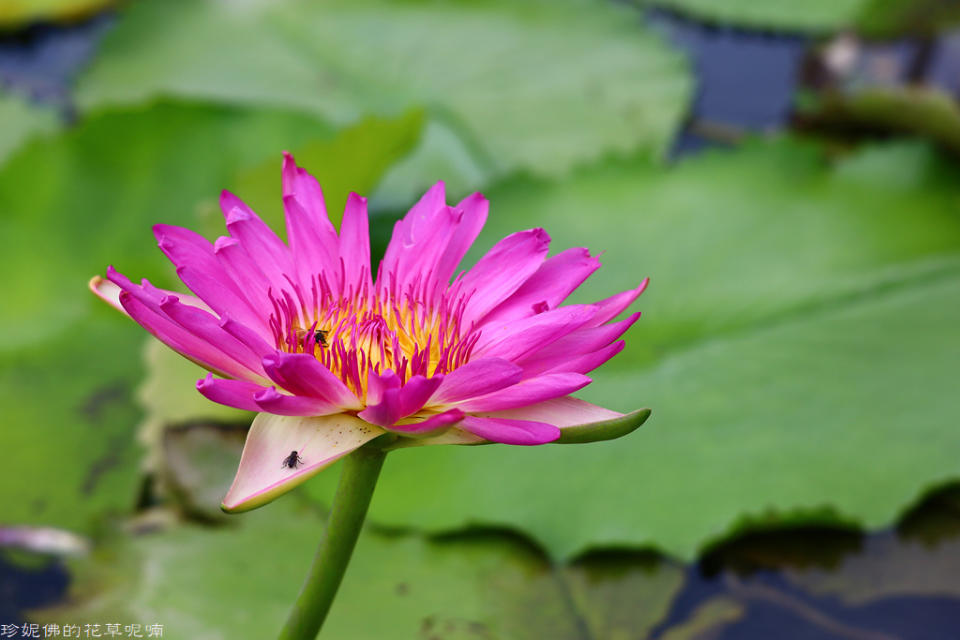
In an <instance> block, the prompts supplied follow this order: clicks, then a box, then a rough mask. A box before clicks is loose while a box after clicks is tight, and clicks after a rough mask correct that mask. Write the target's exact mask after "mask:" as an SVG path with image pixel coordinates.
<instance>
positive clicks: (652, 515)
mask: <svg viewBox="0 0 960 640" xmlns="http://www.w3.org/2000/svg"><path fill="white" fill-rule="evenodd" d="M957 17H960V3H957V2H951V1H943V0H941V1H934V0H917V1H913V2H908V1H906V0H842V1H838V0H833V1H831V2H826V1H820V0H817V1H816V2H813V1H811V2H807V3H795V2H788V1H786V0H776V1H770V2H764V3H757V2H748V1H745V0H715V1H711V2H705V1H704V2H701V1H700V0H662V1H651V2H640V1H637V2H612V1H607V0H552V1H547V0H524V1H522V2H518V1H509V0H464V1H462V2H446V1H441V0H401V1H394V2H389V1H387V0H358V1H354V2H346V1H330V2H322V3H312V2H305V1H303V0H277V1H267V0H245V1H242V2H241V1H234V2H228V1H226V0H220V1H217V0H194V1H188V0H164V1H161V0H141V1H138V2H128V3H121V4H117V3H112V2H104V1H89V0H88V1H83V0H79V1H78V0H46V1H44V2H39V1H28V0H20V1H16V0H13V1H11V0H0V30H2V33H0V267H2V272H3V273H4V274H5V276H6V280H5V285H4V290H3V293H4V295H3V300H4V302H3V303H2V304H0V382H2V384H0V409H2V413H0V415H2V428H0V451H2V452H3V462H2V464H0V624H18V625H19V624H23V623H24V622H36V623H38V624H44V623H55V624H60V625H63V624H64V623H80V624H82V623H100V624H102V625H105V624H106V623H120V625H121V628H122V627H123V626H125V625H130V624H143V625H146V624H154V623H158V624H162V625H164V637H170V638H191V639H194V638H203V639H206V638H210V639H216V638H223V639H226V638H231V639H232V638H264V637H270V636H271V635H272V634H273V633H275V631H276V630H277V629H278V628H279V626H280V624H281V622H282V620H283V619H284V617H285V614H286V612H287V610H288V607H289V606H290V603H291V602H292V599H293V597H294V595H295V594H296V592H297V590H298V588H299V586H300V584H301V581H302V579H303V577H304V575H305V572H306V568H307V563H308V561H309V558H310V557H311V556H312V553H313V549H314V547H315V545H316V543H317V541H318V540H319V537H320V534H321V532H322V527H323V522H324V518H325V514H326V509H327V505H328V504H329V499H330V496H331V495H332V491H333V489H334V487H335V484H336V480H337V469H336V468H332V469H330V470H327V471H325V472H323V473H322V474H320V476H318V477H317V478H315V479H314V480H312V481H310V482H308V483H307V484H306V485H304V486H303V487H302V488H301V489H300V490H298V491H296V492H294V493H293V494H291V495H288V496H286V497H284V498H283V499H281V500H279V501H277V502H275V503H272V504H270V505H269V506H267V507H265V508H263V509H261V510H259V511H256V512H253V513H250V514H243V515H239V516H229V517H228V516H225V515H223V514H222V513H220V512H219V509H218V504H219V501H220V498H221V497H222V495H223V493H224V491H225V490H226V487H227V486H228V485H229V482H230V480H231V479H232V474H233V471H234V469H235V467H236V463H237V461H238V460H239V452H240V448H241V446H242V442H243V436H244V430H245V428H246V426H247V425H248V424H249V422H250V419H251V416H250V415H248V414H244V413H243V412H240V411H234V410H230V409H227V408H225V407H221V406H218V405H214V404H211V403H209V402H207V401H206V400H204V399H203V398H201V397H200V396H199V395H198V394H196V392H195V391H194V390H193V382H194V381H195V380H196V379H197V378H198V377H201V375H202V373H201V372H200V370H199V369H197V368H196V367H194V366H193V365H192V364H190V363H189V362H187V361H185V360H183V359H181V358H179V356H176V355H174V354H171V353H169V352H167V351H165V350H164V349H163V348H162V347H160V346H159V345H157V344H153V343H151V342H150V341H148V340H147V339H146V334H145V333H144V332H143V331H142V330H141V329H140V328H139V327H137V326H136V325H135V324H134V323H132V322H130V321H129V320H126V319H125V318H123V317H122V316H120V314H117V313H116V312H115V311H113V310H112V309H110V308H108V307H107V306H106V305H104V304H103V303H101V302H99V301H98V300H95V299H94V298H93V296H91V295H90V294H89V292H88V291H87V289H86V281H87V280H88V279H89V277H90V276H92V275H94V274H98V273H103V272H104V270H105V267H106V265H108V264H113V265H115V266H116V267H117V268H118V269H119V270H120V271H121V272H123V273H125V274H128V275H130V276H131V277H132V278H138V277H148V278H149V279H150V280H151V281H152V282H154V283H156V284H158V285H161V286H165V287H168V288H177V282H176V278H175V276H174V273H173V269H172V268H171V267H170V265H169V264H168V263H167V262H166V260H165V259H164V258H163V256H162V255H161V254H160V252H159V251H158V250H157V249H156V247H155V243H154V240H153V237H152V235H151V233H150V226H151V225H152V224H154V223H157V222H163V223H168V224H178V225H183V226H187V227H190V228H192V229H196V230H199V231H201V232H203V233H204V234H205V235H207V236H208V237H210V238H214V237H216V236H217V235H220V234H221V233H222V221H221V220H222V218H221V217H220V214H219V211H218V210H217V204H216V203H217V197H218V194H219V192H220V190H221V189H223V188H229V189H231V190H233V191H235V192H236V193H237V194H238V195H240V196H241V197H242V198H244V199H245V200H246V201H247V202H249V203H251V204H252V205H253V206H254V208H255V209H257V211H258V212H260V213H261V215H262V216H264V217H265V218H266V219H267V220H268V221H269V222H271V223H272V224H273V225H274V227H275V228H276V229H278V230H281V229H282V224H281V216H282V210H281V206H280V160H281V156H280V152H281V151H282V150H290V151H291V152H293V153H294V154H295V156H296V157H297V160H298V162H299V163H300V164H301V165H303V166H305V167H306V168H307V169H309V170H310V171H311V172H312V173H314V174H316V175H317V176H318V177H319V179H320V181H321V183H322V184H323V187H324V190H325V193H326V196H327V203H328V208H329V209H330V210H331V214H332V215H333V214H334V213H336V214H337V215H339V210H340V208H341V207H342V204H343V202H344V201H345V199H346V194H347V193H348V192H349V191H357V192H359V193H360V194H362V195H367V196H369V197H370V203H371V215H372V220H371V232H372V235H373V237H374V251H375V252H376V251H377V250H379V251H381V252H382V250H383V248H384V246H385V243H386V241H387V239H388V238H389V234H390V231H391V229H392V225H393V222H394V221H395V220H396V219H397V217H398V216H400V215H402V214H403V213H404V212H405V211H406V209H407V207H409V206H410V205H411V204H412V203H413V202H414V201H415V200H416V199H417V198H418V197H419V195H420V194H421V193H422V192H423V191H424V190H425V189H426V188H427V187H429V186H430V185H431V184H433V183H434V182H435V181H436V180H438V179H443V180H445V181H446V183H447V189H448V193H449V194H450V199H451V200H453V201H456V200H457V199H458V198H459V197H462V196H463V195H466V194H468V193H471V192H473V191H477V190H480V191H482V192H483V193H484V194H485V195H486V196H487V197H488V198H489V199H490V201H491V212H490V218H489V222H488V224H487V228H486V229H485V230H484V232H483V234H482V235H481V237H480V239H479V240H478V242H477V246H476V247H475V249H474V250H473V251H472V252H471V253H470V255H468V257H467V261H466V264H469V263H470V262H471V261H473V260H475V259H476V258H477V257H478V256H479V255H482V252H483V251H485V250H486V249H487V248H489V247H490V246H491V245H492V244H493V243H494V242H495V241H496V240H498V239H499V238H501V237H502V236H504V235H506V234H508V233H511V232H513V231H516V230H519V229H524V228H529V227H533V226H543V227H545V228H546V229H547V231H548V232H549V233H550V234H551V236H552V237H553V245H552V246H553V249H554V251H559V250H562V249H564V248H567V247H570V246H586V247H588V248H589V249H590V250H591V251H592V252H601V251H602V252H603V255H602V257H601V261H602V262H603V265H604V266H603V267H602V268H601V270H600V271H599V272H597V273H596V274H595V275H594V276H593V278H591V280H590V281H589V282H588V283H586V284H585V285H584V286H583V287H582V290H580V291H578V292H577V294H576V295H575V301H592V300H596V299H599V298H603V297H606V296H608V295H611V294H613V293H616V292H618V291H621V290H624V289H626V288H630V287H633V286H635V285H636V284H637V283H638V282H639V281H640V280H641V279H643V278H644V277H647V276H649V277H650V278H651V285H650V287H649V289H648V291H647V292H646V293H644V295H643V296H642V297H641V298H640V299H639V301H638V302H637V303H635V305H634V307H635V308H636V309H639V310H642V311H643V318H642V319H641V320H640V322H639V323H638V324H637V325H635V326H634V328H633V329H632V330H631V331H630V332H629V333H628V334H627V336H626V337H627V348H626V350H625V351H624V352H623V353H622V354H621V355H620V356H618V357H617V358H615V359H614V360H613V361H611V362H610V363H608V364H607V365H605V366H604V367H602V368H601V369H599V370H597V371H596V372H595V374H594V376H593V377H594V380H595V382H594V384H592V385H590V386H589V387H587V388H586V389H585V390H584V391H583V392H582V393H580V394H578V395H580V396H581V397H583V398H584V399H587V400H589V401H591V402H595V403H597V404H601V405H604V406H607V407H610V408H613V409H617V410H620V411H629V410H632V409H636V408H639V407H642V406H647V407H650V408H652V409H653V416H652V417H651V419H650V420H649V421H648V423H647V424H646V425H645V426H644V427H643V428H642V429H641V430H639V431H637V432H636V433H634V434H632V435H630V436H629V437H627V438H625V439H622V440H618V441H613V442H605V443H596V444H591V445H585V446H577V447H554V446H543V447H535V448H524V447H506V446H490V447H478V448H469V447H463V448H457V447H426V448H422V449H411V450H404V451H399V452H397V453H395V454H393V455H391V456H390V458H389V459H388V461H387V463H386V466H385V469H384V474H383V476H382V479H381V482H380V485H379V486H378V488H377V493H376V494H375V496H374V500H373V504H372V506H371V512H370V518H369V524H368V527H367V529H366V531H365V533H364V536H363V537H362V538H361V541H360V543H359V545H358V549H357V553H356V556H355V558H354V561H353V564H352V566H351V569H350V570H349V571H348V575H347V578H346V580H345V583H344V587H343V591H342V593H341V595H340V597H339V598H338V600H337V602H336V603H335V605H334V610H333V613H332V616H331V618H330V621H329V624H328V628H327V629H326V633H327V636H325V637H332V638H358V639H368V638H369V639H371V640H372V639H388V638H389V639H392V638H418V639H423V640H436V639H475V640H489V639H503V640H512V639H528V638H529V639H537V638H547V639H571V640H574V639H576V640H624V639H643V638H650V639H658V640H697V639H699V640H717V639H725V640H733V639H742V638H747V639H753V638H762V639H767V638H777V639H780V638H787V639H792V638H815V639H820V638H823V639H835V638H852V639H870V640H879V639H888V640H889V639H891V638H902V639H908V638H917V639H922V640H930V639H937V638H944V639H948V638H953V639H955V638H956V637H957V631H956V630H957V629H960V489H958V485H957V484H956V482H957V480H958V479H960V429H958V427H957V419H958V414H960V412H958V409H960V393H958V369H960V180H958V178H960V165H958V162H957V154H958V153H960V111H958V108H957V103H956V96H957V95H958V92H960V31H958V30H957V24H958V23H957V21H956V19H957ZM41 637H43V636H42V635H41ZM121 637H122V636H121Z"/></svg>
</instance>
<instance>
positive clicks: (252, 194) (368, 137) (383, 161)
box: [221, 110, 423, 237]
mask: <svg viewBox="0 0 960 640" xmlns="http://www.w3.org/2000/svg"><path fill="white" fill-rule="evenodd" d="M422 128H423V112H422V111H420V110H414V111H411V112H409V113H407V114H406V115H404V116H401V117H399V118H377V117H367V118H364V119H363V120H361V121H359V122H357V123H355V124H353V125H351V126H350V127H347V128H345V129H342V130H341V131H340V132H339V133H338V134H337V136H336V137H335V138H333V139H331V140H311V141H309V142H307V143H305V144H300V145H297V146H296V147H294V148H292V149H290V152H291V153H293V155H294V157H295V158H296V160H297V164H298V165H300V166H301V167H305V168H307V170H308V171H309V172H310V173H311V174H313V175H314V176H316V178H317V180H319V181H320V186H321V188H322V189H323V199H324V202H325V204H326V208H327V214H328V216H329V217H330V221H331V222H333V224H334V225H336V226H339V224H340V218H341V217H342V215H343V208H344V207H345V206H346V204H347V195H348V194H349V193H350V192H351V191H352V192H354V193H357V194H359V195H362V196H367V195H368V194H369V193H370V192H371V191H372V190H373V189H374V187H376V186H377V184H378V183H379V182H380V179H381V177H383V175H384V173H385V172H386V171H387V170H388V169H390V168H391V167H392V166H393V164H394V163H395V162H396V161H397V160H398V159H400V158H403V157H404V156H407V155H408V154H409V153H410V151H411V150H412V149H413V148H414V145H415V144H416V143H417V142H418V141H419V138H420V134H421V129H422ZM280 166H281V163H280V158H279V157H277V158H273V159H271V160H268V161H266V162H263V163H262V164H260V165H258V166H256V167H253V168H250V169H247V170H244V171H242V172H240V174H239V175H238V176H237V177H236V178H235V179H234V181H233V186H232V187H231V190H232V191H233V192H234V193H236V194H238V195H241V194H242V196H241V197H242V198H243V200H244V202H246V203H247V204H249V205H250V206H251V207H253V209H254V211H256V212H257V213H258V214H259V215H260V217H262V218H263V219H264V221H265V222H267V223H268V224H269V225H270V226H271V227H272V228H274V229H276V230H277V233H279V234H281V237H285V235H286V234H285V233H284V231H285V229H286V227H285V223H284V217H283V194H282V192H281V188H280V185H281V182H280V180H279V179H278V177H277V176H279V175H280ZM418 197H419V194H418ZM221 226H222V225H221Z"/></svg>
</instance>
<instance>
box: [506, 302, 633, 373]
mask: <svg viewBox="0 0 960 640" xmlns="http://www.w3.org/2000/svg"><path fill="white" fill-rule="evenodd" d="M639 319H640V312H639V311H638V312H637V313H634V314H632V315H630V316H628V317H627V318H625V319H623V320H620V321H618V322H611V323H610V324H605V325H602V326H599V327H589V325H591V324H593V320H592V319H591V321H590V322H588V323H587V325H586V326H587V327H588V328H580V329H577V330H576V331H572V332H571V333H569V334H567V335H566V336H564V337H562V338H560V339H559V340H557V341H556V342H553V343H552V344H549V345H547V346H546V347H544V348H543V349H540V350H539V351H537V352H535V353H533V354H531V355H530V356H528V357H526V358H524V359H523V360H520V361H518V362H517V364H518V365H520V366H521V367H523V371H524V375H526V376H528V377H529V376H534V375H539V374H541V373H543V372H545V371H575V370H577V371H579V369H572V368H566V367H565V366H564V363H566V362H573V361H575V360H576V361H578V362H579V359H580V357H581V356H584V355H587V354H593V353H596V352H597V351H598V350H600V349H603V348H605V347H607V346H609V345H610V344H612V343H613V341H614V340H616V339H617V338H619V337H620V336H622V335H623V334H624V333H625V332H626V331H627V329H629V328H630V327H631V326H633V324H634V323H635V322H636V321H637V320H639ZM597 366H599V365H597ZM594 368H596V367H594ZM580 372H581V373H584V371H580Z"/></svg>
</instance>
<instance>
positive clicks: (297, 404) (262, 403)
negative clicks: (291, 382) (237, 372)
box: [253, 387, 342, 416]
mask: <svg viewBox="0 0 960 640" xmlns="http://www.w3.org/2000/svg"><path fill="white" fill-rule="evenodd" d="M253 400H254V402H256V403H257V406H258V407H259V408H260V411H266V412H267V413H275V414H277V415H278V416H329V415H333V414H335V413H341V412H342V410H341V409H340V407H339V406H337V405H336V404H334V403H332V402H327V401H326V400H321V399H320V398H310V397H307V396H291V395H287V394H285V393H279V392H278V391H277V390H276V389H275V388H273V387H268V388H266V389H264V390H263V391H261V392H259V393H258V394H256V395H255V396H254V397H253Z"/></svg>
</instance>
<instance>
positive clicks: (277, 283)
mask: <svg viewBox="0 0 960 640" xmlns="http://www.w3.org/2000/svg"><path fill="white" fill-rule="evenodd" d="M220 208H221V209H222V210H223V214H224V216H225V218H226V223H227V231H229V233H230V235H231V236H232V237H234V238H236V239H237V240H239V241H240V244H241V245H242V246H243V248H244V249H245V250H246V252H247V253H248V254H249V255H250V258H251V259H252V260H253V261H254V262H255V263H256V264H257V265H258V266H259V267H260V270H261V271H262V272H263V274H264V275H265V276H266V277H267V280H269V281H270V284H271V286H272V287H273V288H274V289H275V290H276V291H277V292H278V293H279V292H280V291H283V290H285V289H289V288H290V285H289V283H288V280H287V277H289V276H292V275H293V274H294V273H295V272H294V270H293V257H292V255H291V254H290V250H289V249H288V248H287V245H285V244H284V243H283V241H282V240H280V238H278V237H277V234H275V233H274V232H273V230H272V229H271V228H270V227H269V226H267V224H266V223H265V222H264V221H263V220H261V219H260V217H259V216H258V215H257V214H256V213H254V212H253V210H252V209H251V208H250V207H248V206H247V205H246V204H244V202H243V201H242V200H240V198H238V197H237V196H235V195H233V194H232V193H230V192H229V191H223V192H222V193H221V194H220Z"/></svg>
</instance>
